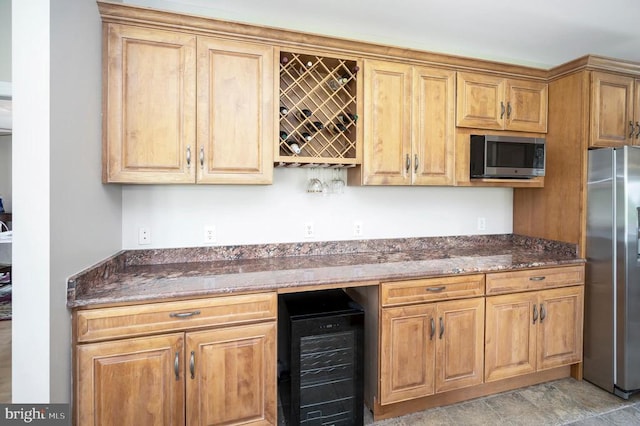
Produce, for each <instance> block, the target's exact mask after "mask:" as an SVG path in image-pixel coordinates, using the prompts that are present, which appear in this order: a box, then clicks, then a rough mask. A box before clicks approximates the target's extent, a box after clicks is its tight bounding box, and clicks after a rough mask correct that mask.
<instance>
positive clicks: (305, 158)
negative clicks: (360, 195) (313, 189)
mask: <svg viewBox="0 0 640 426" xmlns="http://www.w3.org/2000/svg"><path fill="white" fill-rule="evenodd" d="M359 70H360V65H359V64H358V61H357V60H348V59H340V58H332V57H326V56H318V55H312V54H301V53H293V52H281V53H280V108H279V109H280V112H279V114H280V120H279V123H280V131H279V137H278V143H277V149H276V155H275V157H276V158H275V162H276V163H277V164H279V165H286V164H291V165H299V164H331V165H335V166H340V165H344V166H349V165H356V164H359V163H360V157H361V154H360V151H361V150H360V145H361V143H360V140H361V137H360V131H359V129H360V125H359V117H360V114H359V108H360V105H359V102H358V93H360V92H361V89H360V87H361V82H359V79H358V78H359V74H358V71H359Z"/></svg>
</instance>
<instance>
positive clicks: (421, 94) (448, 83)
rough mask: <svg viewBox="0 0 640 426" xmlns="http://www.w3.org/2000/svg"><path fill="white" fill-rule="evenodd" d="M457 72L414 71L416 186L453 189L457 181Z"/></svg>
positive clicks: (414, 181)
mask: <svg viewBox="0 0 640 426" xmlns="http://www.w3.org/2000/svg"><path fill="white" fill-rule="evenodd" d="M455 84H456V81H455V72H454V71H450V70H443V69H435V68H424V67H413V111H412V113H413V138H412V141H413V142H412V147H413V149H412V151H413V164H412V165H413V181H412V183H413V184H414V185H451V184H453V179H454V147H455V121H454V120H455Z"/></svg>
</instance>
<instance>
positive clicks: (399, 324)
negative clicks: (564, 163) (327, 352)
mask: <svg viewBox="0 0 640 426" xmlns="http://www.w3.org/2000/svg"><path fill="white" fill-rule="evenodd" d="M483 326H484V298H473V299H465V300H452V301H445V302H438V303H427V304H420V305H411V306H403V307H393V308H383V309H382V318H381V338H380V352H381V354H380V404H383V405H384V404H391V403H395V402H400V401H406V400H409V399H414V398H419V397H423V396H428V395H432V394H434V393H437V392H444V391H449V390H453V389H459V388H462V387H466V386H472V385H476V384H480V383H482V366H483V351H482V348H483V342H484V339H483V336H484V333H483Z"/></svg>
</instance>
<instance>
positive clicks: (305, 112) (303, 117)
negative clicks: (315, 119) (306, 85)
mask: <svg viewBox="0 0 640 426" xmlns="http://www.w3.org/2000/svg"><path fill="white" fill-rule="evenodd" d="M312 114H313V113H312V112H311V110H310V109H306V108H303V109H301V110H300V114H299V117H300V120H302V121H304V120H306V119H307V118H309V117H311V115H312Z"/></svg>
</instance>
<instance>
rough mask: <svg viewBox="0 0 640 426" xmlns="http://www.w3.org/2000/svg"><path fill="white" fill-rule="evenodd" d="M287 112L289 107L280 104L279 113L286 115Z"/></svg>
mask: <svg viewBox="0 0 640 426" xmlns="http://www.w3.org/2000/svg"><path fill="white" fill-rule="evenodd" d="M287 114H289V109H288V108H287V107H284V106H281V107H280V115H287Z"/></svg>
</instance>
